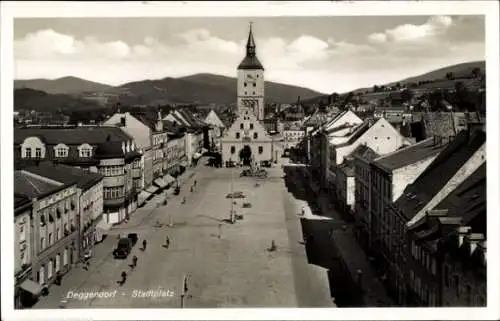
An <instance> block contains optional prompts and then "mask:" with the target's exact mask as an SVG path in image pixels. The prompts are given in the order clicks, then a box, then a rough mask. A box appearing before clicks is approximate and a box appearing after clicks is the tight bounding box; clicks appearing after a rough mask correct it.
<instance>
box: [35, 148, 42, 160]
mask: <svg viewBox="0 0 500 321" xmlns="http://www.w3.org/2000/svg"><path fill="white" fill-rule="evenodd" d="M35 157H36V158H42V149H41V148H36V149H35Z"/></svg>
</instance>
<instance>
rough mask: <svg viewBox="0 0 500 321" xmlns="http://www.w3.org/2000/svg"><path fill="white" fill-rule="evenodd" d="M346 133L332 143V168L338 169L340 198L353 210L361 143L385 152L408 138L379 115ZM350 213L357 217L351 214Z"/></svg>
mask: <svg viewBox="0 0 500 321" xmlns="http://www.w3.org/2000/svg"><path fill="white" fill-rule="evenodd" d="M346 136H347V137H346V138H347V141H344V142H342V143H337V144H331V145H330V146H331V147H330V148H329V149H330V150H329V156H330V157H329V166H330V168H329V169H330V171H336V174H335V183H334V185H335V191H336V200H337V202H339V203H340V204H339V205H340V206H341V208H342V209H343V210H344V211H345V212H346V213H351V214H353V212H354V207H355V189H356V187H355V182H356V181H355V169H354V159H353V155H352V154H353V153H354V152H355V151H356V149H357V148H358V147H360V146H364V147H369V148H370V149H371V150H373V151H374V152H375V153H377V154H379V155H383V154H386V153H389V152H393V151H394V150H396V149H398V148H400V147H401V146H403V144H405V139H404V137H403V136H402V135H401V134H400V133H399V132H398V131H397V130H396V129H395V128H394V127H392V126H391V124H389V123H388V122H387V121H386V120H385V119H384V118H381V119H379V120H378V121H377V122H375V123H374V124H372V123H370V122H369V121H366V122H364V123H363V124H361V125H359V126H357V127H355V128H354V130H352V131H350V132H349V133H348V134H347V135H346ZM341 138H343V137H341ZM361 152H363V150H361ZM339 162H340V163H339ZM330 185H331V183H330ZM348 217H349V218H351V219H354V218H353V217H351V216H348Z"/></svg>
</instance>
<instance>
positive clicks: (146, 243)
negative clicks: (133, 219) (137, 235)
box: [142, 240, 148, 250]
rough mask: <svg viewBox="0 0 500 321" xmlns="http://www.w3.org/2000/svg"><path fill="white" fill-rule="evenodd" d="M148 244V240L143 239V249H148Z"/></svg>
mask: <svg viewBox="0 0 500 321" xmlns="http://www.w3.org/2000/svg"><path fill="white" fill-rule="evenodd" d="M147 245H148V242H147V241H146V240H143V241H142V249H143V250H146V246H147Z"/></svg>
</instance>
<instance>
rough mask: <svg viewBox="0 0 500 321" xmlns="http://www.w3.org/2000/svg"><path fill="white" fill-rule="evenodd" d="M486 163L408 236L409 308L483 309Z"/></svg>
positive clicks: (484, 293)
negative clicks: (449, 307)
mask: <svg viewBox="0 0 500 321" xmlns="http://www.w3.org/2000/svg"><path fill="white" fill-rule="evenodd" d="M485 236H486V164H483V165H481V167H479V168H478V169H477V170H476V171H475V172H474V173H472V175H471V176H469V177H468V178H467V179H466V180H465V181H464V182H463V183H462V184H460V185H459V186H458V187H457V188H456V189H455V190H454V191H453V192H452V193H451V194H450V195H449V196H447V197H446V198H445V199H444V200H443V201H442V202H441V203H440V204H438V205H437V206H436V207H435V208H434V209H431V210H428V211H427V213H426V216H425V217H422V218H421V219H420V220H419V221H417V222H416V224H414V225H413V226H412V227H410V229H409V231H408V235H407V248H408V249H409V250H408V261H407V273H408V274H407V275H408V276H409V277H408V279H407V280H408V293H409V299H410V300H409V304H411V305H415V306H422V305H424V306H455V307H458V306H460V307H462V306H485V305H486V273H485V272H486V259H485V257H486V237H485Z"/></svg>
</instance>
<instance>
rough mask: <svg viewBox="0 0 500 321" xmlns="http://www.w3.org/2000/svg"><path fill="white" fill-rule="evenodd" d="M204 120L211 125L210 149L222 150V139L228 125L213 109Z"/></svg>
mask: <svg viewBox="0 0 500 321" xmlns="http://www.w3.org/2000/svg"><path fill="white" fill-rule="evenodd" d="M204 122H205V123H206V124H208V125H210V127H211V129H210V135H209V138H210V149H211V150H214V149H217V150H220V139H221V138H222V136H223V135H224V131H225V130H226V125H225V124H224V122H223V121H222V120H221V119H220V117H219V115H217V113H216V112H215V111H214V110H211V111H210V112H209V113H208V115H207V116H206V117H205V119H204Z"/></svg>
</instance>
